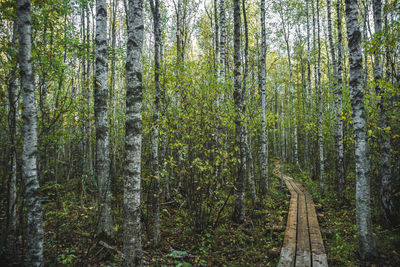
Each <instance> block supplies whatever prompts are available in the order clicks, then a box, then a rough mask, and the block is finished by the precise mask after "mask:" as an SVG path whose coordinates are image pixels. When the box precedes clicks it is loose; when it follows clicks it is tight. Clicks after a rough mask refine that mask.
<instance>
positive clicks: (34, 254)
mask: <svg viewBox="0 0 400 267" xmlns="http://www.w3.org/2000/svg"><path fill="white" fill-rule="evenodd" d="M30 12H31V2H30V0H18V10H17V17H18V35H19V37H18V39H19V65H20V77H21V88H22V107H23V111H22V119H23V126H22V136H23V140H24V144H23V146H22V179H23V181H24V183H25V205H26V208H27V217H28V222H27V227H28V231H27V241H28V244H27V248H28V251H27V265H29V266H43V265H44V262H43V239H44V231H43V217H42V200H41V197H40V187H39V181H38V175H37V163H36V158H37V114H36V112H37V111H36V102H35V89H34V86H33V76H32V58H31V14H30Z"/></svg>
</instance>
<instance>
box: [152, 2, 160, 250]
mask: <svg viewBox="0 0 400 267" xmlns="http://www.w3.org/2000/svg"><path fill="white" fill-rule="evenodd" d="M159 6H160V3H159V0H154V1H153V0H150V7H151V12H152V14H153V30H154V65H155V66H154V85H155V98H154V113H153V136H152V139H151V145H152V163H151V166H152V169H153V177H154V178H155V179H153V185H154V192H153V244H154V245H155V246H158V244H159V242H160V167H159V158H158V137H159V123H160V120H159V117H160V97H161V90H160V70H161V69H160V43H161V29H160V7H159Z"/></svg>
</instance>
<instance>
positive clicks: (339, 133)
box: [336, 0, 344, 199]
mask: <svg viewBox="0 0 400 267" xmlns="http://www.w3.org/2000/svg"><path fill="white" fill-rule="evenodd" d="M340 8H341V5H340V0H337V3H336V13H337V31H338V61H337V63H338V67H337V69H338V71H337V91H336V93H337V96H336V99H337V103H336V110H337V114H336V117H337V129H336V142H337V159H338V160H337V171H338V195H339V198H340V199H343V185H344V144H343V138H344V136H343V118H342V115H343V114H342V112H343V102H342V85H343V80H342V16H341V12H340Z"/></svg>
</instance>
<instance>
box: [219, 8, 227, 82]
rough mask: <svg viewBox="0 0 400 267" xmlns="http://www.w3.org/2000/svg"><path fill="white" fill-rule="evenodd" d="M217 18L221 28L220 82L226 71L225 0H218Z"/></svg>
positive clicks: (222, 80)
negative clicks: (218, 11) (218, 12)
mask: <svg viewBox="0 0 400 267" xmlns="http://www.w3.org/2000/svg"><path fill="white" fill-rule="evenodd" d="M219 10H220V14H219V19H220V28H221V36H220V38H219V46H220V47H219V51H220V53H221V54H220V56H219V60H220V71H219V77H218V78H219V80H220V82H222V83H223V82H224V81H225V71H226V17H225V0H220V1H219Z"/></svg>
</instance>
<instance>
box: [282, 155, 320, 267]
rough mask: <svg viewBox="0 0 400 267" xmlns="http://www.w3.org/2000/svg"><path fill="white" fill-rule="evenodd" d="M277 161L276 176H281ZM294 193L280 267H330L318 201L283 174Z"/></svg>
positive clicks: (291, 193)
mask: <svg viewBox="0 0 400 267" xmlns="http://www.w3.org/2000/svg"><path fill="white" fill-rule="evenodd" d="M280 168H281V167H280V163H279V161H276V162H275V173H276V174H277V175H278V177H280V176H281V173H280ZM283 179H284V182H285V184H286V187H287V188H288V189H289V191H290V195H291V197H290V205H289V214H288V219H287V223H286V230H285V237H284V240H283V246H282V249H281V256H280V259H279V263H278V267H286V266H290V267H291V266H313V267H325V266H328V262H327V256H326V254H325V248H324V243H323V240H322V236H321V231H320V229H319V225H318V219H317V214H316V212H315V206H314V202H313V200H312V197H311V195H310V193H308V192H307V190H306V189H305V188H304V187H303V186H302V185H301V184H299V183H298V182H296V181H295V180H294V179H293V178H291V177H288V176H286V175H283Z"/></svg>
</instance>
